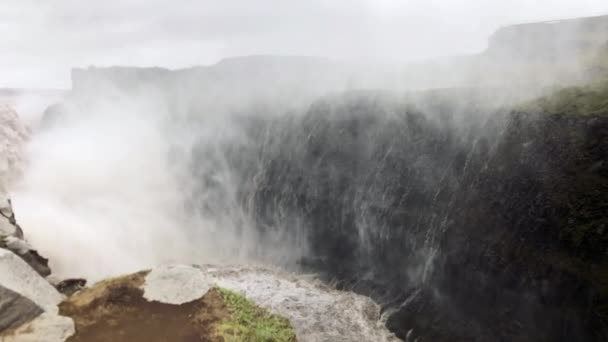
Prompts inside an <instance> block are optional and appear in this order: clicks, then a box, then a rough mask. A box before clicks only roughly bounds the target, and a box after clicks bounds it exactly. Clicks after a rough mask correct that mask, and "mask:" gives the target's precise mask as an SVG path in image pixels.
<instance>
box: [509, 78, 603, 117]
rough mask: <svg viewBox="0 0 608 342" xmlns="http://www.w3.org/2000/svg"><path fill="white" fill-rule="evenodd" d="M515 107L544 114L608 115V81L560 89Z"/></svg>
mask: <svg viewBox="0 0 608 342" xmlns="http://www.w3.org/2000/svg"><path fill="white" fill-rule="evenodd" d="M515 109H516V110H519V111H524V112H536V113H544V114H565V115H583V116H596V115H598V116H599V115H602V116H603V115H608V81H602V82H595V83H592V84H589V85H585V86H576V87H567V88H563V89H559V90H557V91H555V92H553V93H551V94H549V95H547V96H543V97H540V98H538V99H535V100H532V101H529V102H526V103H523V104H522V105H520V106H517V107H516V108H515Z"/></svg>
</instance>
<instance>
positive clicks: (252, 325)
mask: <svg viewBox="0 0 608 342" xmlns="http://www.w3.org/2000/svg"><path fill="white" fill-rule="evenodd" d="M218 291H219V292H220V294H221V296H222V299H223V300H224V303H225V304H226V306H227V308H228V311H229V312H230V318H229V319H226V320H222V321H221V322H220V323H219V324H218V325H217V326H216V331H217V333H218V335H219V336H222V337H223V338H224V340H225V341H226V342H241V341H243V342H244V341H247V342H249V341H251V342H253V341H255V342H257V341H269V342H270V341H276V342H292V341H296V335H295V332H294V330H293V328H292V326H291V324H290V323H289V321H288V320H287V319H285V318H283V317H280V316H277V315H273V314H271V313H269V312H268V311H266V310H264V309H262V308H260V307H258V306H256V305H255V304H254V303H253V302H251V301H250V300H248V299H247V298H245V297H244V296H243V295H240V294H238V293H236V292H233V291H230V290H227V289H223V288H218Z"/></svg>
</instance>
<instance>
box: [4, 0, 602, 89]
mask: <svg viewBox="0 0 608 342" xmlns="http://www.w3.org/2000/svg"><path fill="white" fill-rule="evenodd" d="M601 13H608V4H606V3H605V1H604V0H586V1H581V0H538V1H534V2H531V1H527V0H514V1H509V2H505V1H500V0H489V1H473V0H433V1H426V0H424V1H423V0H350V1H347V0H335V1H329V0H309V1H295V0H293V1H290V0H264V1H255V2H254V1H246V0H240V1H238V0H223V1H209V0H206V1H194V0H181V1H178V0H175V1H166V0H104V1H94V2H91V1H86V2H85V1H76V0H54V1H47V2H42V1H38V0H4V1H2V3H0V36H1V37H3V39H2V44H0V72H1V74H2V75H3V76H4V77H3V79H2V80H0V86H21V87H66V86H69V69H70V67H72V66H87V65H91V64H94V65H114V64H121V65H142V66H150V65H159V66H165V67H170V68H178V67H186V66H191V65H196V64H208V63H213V62H215V61H217V60H218V59H221V58H223V57H228V56H234V55H247V54H287V55H316V56H326V57H332V58H355V59H374V60H399V61H408V60H414V59H422V58H429V57H435V56H441V55H451V54H458V53H470V52H475V51H479V50H482V49H483V48H484V47H485V43H486V39H487V37H488V35H489V34H491V33H492V32H493V31H494V30H495V29H496V28H498V27H499V26H501V25H505V24H509V23H514V22H521V21H534V20H544V19H554V18H563V17H572V16H585V15H594V14H601Z"/></svg>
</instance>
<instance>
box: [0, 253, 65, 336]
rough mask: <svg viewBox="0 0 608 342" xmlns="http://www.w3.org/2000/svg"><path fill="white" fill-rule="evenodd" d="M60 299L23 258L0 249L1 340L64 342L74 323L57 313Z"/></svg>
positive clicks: (60, 296)
mask: <svg viewBox="0 0 608 342" xmlns="http://www.w3.org/2000/svg"><path fill="white" fill-rule="evenodd" d="M63 298H64V297H63V296H62V295H61V294H60V293H59V292H57V290H56V289H55V288H54V287H53V286H52V285H51V284H50V283H49V282H48V281H47V280H46V279H44V278H42V277H41V276H40V275H39V274H38V273H37V272H36V271H35V270H34V269H32V268H31V267H30V266H29V265H28V264H27V263H26V262H25V261H24V260H23V259H22V258H20V257H19V256H17V255H16V254H15V253H13V252H11V251H9V250H7V249H2V248H0V341H2V342H12V341H15V342H17V341H19V342H23V341H45V342H62V341H65V339H66V338H67V337H69V336H70V335H71V334H73V333H74V323H73V322H72V320H71V319H69V318H66V317H60V316H59V315H58V314H57V313H58V307H57V305H58V304H59V303H60V302H61V301H62V300H63Z"/></svg>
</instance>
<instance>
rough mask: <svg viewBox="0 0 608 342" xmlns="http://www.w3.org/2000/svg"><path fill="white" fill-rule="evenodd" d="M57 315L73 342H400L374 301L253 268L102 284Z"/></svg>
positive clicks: (170, 271) (166, 273)
mask: <svg viewBox="0 0 608 342" xmlns="http://www.w3.org/2000/svg"><path fill="white" fill-rule="evenodd" d="M241 296H244V297H241ZM245 297H246V298H247V299H244V298H245ZM248 300H251V302H252V303H256V304H258V305H260V307H261V308H263V309H261V308H256V307H255V306H254V304H252V303H250V304H248V303H247V302H248ZM240 310H245V311H247V312H249V313H248V314H247V316H252V317H251V318H243V317H242V318H241V319H239V318H238V317H239V314H240V312H239V311H240ZM260 310H261V311H260ZM266 310H268V311H266ZM60 312H61V314H62V315H65V316H68V317H71V318H73V319H74V321H75V322H76V334H75V335H74V336H73V337H72V338H70V339H69V341H110V340H111V341H157V340H186V339H188V338H189V339H190V340H192V341H224V338H227V339H228V340H229V339H230V336H234V334H236V335H237V336H240V338H241V339H244V340H248V341H249V340H251V341H262V340H267V341H295V339H296V336H297V340H298V341H311V342H312V341H355V340H359V339H363V340H366V341H396V339H395V337H393V336H392V335H391V334H390V333H389V332H388V331H387V330H386V328H384V327H383V326H382V324H381V323H380V322H379V307H378V306H377V305H375V304H374V303H373V302H371V300H369V299H367V298H365V297H362V296H358V295H355V294H352V293H345V292H340V291H336V290H331V289H329V288H327V287H325V286H323V285H321V284H319V283H314V282H311V281H309V280H302V279H300V280H298V279H297V278H293V277H292V276H290V275H287V274H283V273H281V272H276V271H271V270H267V269H256V268H240V267H236V268H226V267H212V266H166V267H160V268H156V269H152V270H151V271H146V272H139V273H135V274H132V275H128V276H123V277H118V278H114V279H109V280H105V281H102V282H99V283H97V284H95V285H94V286H93V287H91V288H88V289H85V290H82V291H80V292H77V293H76V294H74V295H73V296H72V297H70V298H69V299H68V300H66V301H65V302H63V303H61V304H60ZM268 312H269V313H268ZM273 314H274V315H281V316H283V317H286V318H288V319H289V322H290V323H287V321H286V320H284V319H282V318H280V317H279V316H273ZM235 317H237V318H235ZM328 317H331V319H328ZM257 320H263V321H264V322H265V323H263V324H262V323H260V324H258V323H256V321H257ZM267 325H269V326H270V328H268V327H267ZM291 326H293V328H291ZM290 331H294V332H295V334H294V333H293V332H291V333H290ZM240 334H246V335H240ZM249 334H252V335H249ZM263 334H268V335H267V336H266V337H263Z"/></svg>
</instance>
